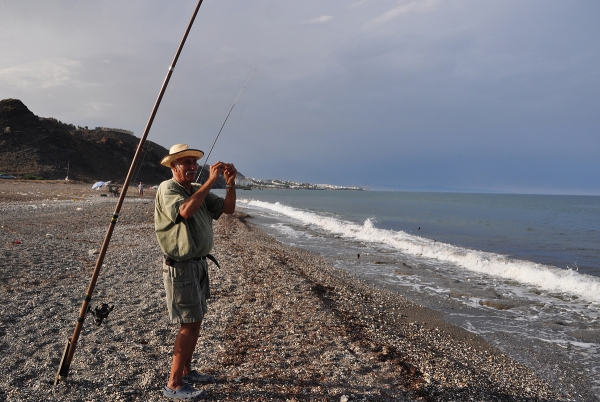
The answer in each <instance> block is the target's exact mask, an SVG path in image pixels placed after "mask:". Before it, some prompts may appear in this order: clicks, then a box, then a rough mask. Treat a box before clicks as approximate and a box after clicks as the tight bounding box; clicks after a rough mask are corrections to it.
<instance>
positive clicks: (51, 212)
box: [0, 180, 586, 401]
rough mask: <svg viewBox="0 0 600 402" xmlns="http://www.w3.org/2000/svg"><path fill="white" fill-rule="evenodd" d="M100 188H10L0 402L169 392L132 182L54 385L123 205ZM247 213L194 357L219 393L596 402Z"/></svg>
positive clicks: (159, 293)
mask: <svg viewBox="0 0 600 402" xmlns="http://www.w3.org/2000/svg"><path fill="white" fill-rule="evenodd" d="M101 194H106V191H104V192H103V190H91V184H87V183H85V184H83V183H65V182H61V181H56V182H47V181H46V182H32V181H18V180H3V181H1V182H0V248H1V257H2V262H1V263H0V305H1V306H2V309H1V310H0V400H6V401H42V400H43V401H162V400H165V401H166V400H167V399H166V398H164V397H163V396H162V388H163V386H164V385H165V384H166V382H167V377H168V373H169V369H170V363H171V355H172V347H173V341H174V339H175V334H176V332H177V327H176V326H174V325H170V324H168V322H167V314H166V305H165V303H164V289H163V285H162V270H161V267H162V266H161V258H162V254H161V251H160V248H159V246H158V244H157V242H156V237H155V235H154V224H153V212H154V198H153V196H154V192H152V191H147V192H146V194H145V196H144V197H139V196H138V195H137V191H136V190H135V188H133V187H132V188H131V189H130V190H129V191H128V194H127V197H126V199H125V202H124V204H123V207H122V209H121V211H120V215H119V221H118V223H117V225H116V227H115V231H114V233H113V236H112V239H111V242H110V246H109V248H108V251H107V253H106V257H105V259H104V264H103V267H102V271H101V273H100V276H99V279H98V282H97V285H96V288H95V290H94V294H93V296H92V301H91V306H92V307H93V308H94V307H97V306H100V305H102V304H104V303H105V304H108V305H109V306H113V307H114V309H113V310H112V312H111V313H110V314H109V316H108V317H107V318H106V319H105V320H104V322H103V323H102V324H101V325H100V326H98V325H96V324H95V323H94V317H92V316H91V314H88V316H87V318H86V321H85V323H84V326H83V330H82V333H81V336H80V338H79V341H78V344H77V349H76V353H75V357H74V359H73V362H72V364H71V367H70V371H69V376H68V379H67V381H61V382H60V383H59V384H58V385H56V386H55V385H54V379H55V376H56V371H57V368H58V366H59V363H60V359H61V356H62V351H63V348H64V346H65V342H66V340H67V338H69V337H70V336H71V334H72V332H73V329H74V327H75V323H76V320H77V317H78V314H79V309H80V308H81V304H82V302H83V297H84V294H85V291H86V289H87V287H88V284H89V281H90V278H91V275H92V271H93V269H94V266H95V263H96V259H97V257H98V250H99V249H100V247H101V244H102V241H103V239H104V236H105V234H106V231H107V229H108V226H109V223H110V219H111V216H112V214H113V211H114V208H115V205H116V200H117V198H114V197H109V196H102V195H101ZM250 218H251V217H249V216H248V215H246V214H244V213H241V212H236V213H235V214H234V215H223V216H222V217H221V219H219V220H218V221H217V222H216V223H215V249H214V250H213V253H212V254H214V255H215V257H216V258H217V259H218V260H219V262H220V265H221V268H220V269H218V268H217V267H216V266H215V265H214V264H210V279H211V292H212V298H211V299H210V300H209V312H208V314H207V315H206V317H205V321H204V322H203V324H202V330H201V334H200V339H199V342H198V346H197V348H196V353H195V355H194V366H195V368H197V369H198V370H199V371H200V372H204V373H209V374H212V375H213V376H215V377H216V379H217V382H216V383H215V384H210V385H206V386H202V387H200V386H197V388H203V389H205V390H206V392H207V393H208V399H207V400H209V401H585V400H586V399H585V398H584V397H581V396H579V395H577V394H574V393H570V392H569V390H568V389H556V388H553V386H552V385H551V384H548V383H546V382H544V381H542V380H541V379H539V378H538V377H536V375H535V373H534V372H533V371H532V370H530V369H529V368H527V367H525V366H523V365H520V364H518V363H516V362H514V361H513V360H511V359H510V358H509V357H508V356H506V355H504V354H503V353H502V352H501V351H499V350H498V349H496V348H494V347H493V346H491V345H490V344H488V343H486V342H484V341H483V340H482V339H481V338H479V337H477V336H476V335H474V334H472V333H470V332H468V331H465V330H463V329H461V328H458V327H456V326H453V325H451V324H448V323H447V322H445V321H444V320H443V319H442V318H441V317H440V316H439V315H438V314H437V313H435V312H434V311H432V310H429V309H426V308H423V307H421V306H419V305H417V304H414V303H411V302H409V301H407V300H406V299H404V298H403V297H402V295H400V294H398V293H394V292H391V291H389V290H385V289H380V288H377V287H374V286H373V285H371V284H369V283H365V282H362V281H360V280H357V278H355V277H351V276H350V275H349V274H347V273H346V272H344V271H340V270H338V269H335V268H333V267H331V265H330V264H329V263H328V262H327V260H325V259H324V258H323V257H321V256H319V255H316V254H313V253H310V252H308V251H305V250H300V249H297V248H293V247H290V246H286V245H283V244H281V243H279V242H277V241H276V240H274V239H273V238H271V237H269V236H268V235H267V234H266V233H264V232H263V231H261V230H260V229H259V228H257V227H256V226H254V225H252V223H251V219H250Z"/></svg>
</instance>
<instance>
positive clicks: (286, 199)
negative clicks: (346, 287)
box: [238, 190, 600, 400]
mask: <svg viewBox="0 0 600 402" xmlns="http://www.w3.org/2000/svg"><path fill="white" fill-rule="evenodd" d="M238 209H240V210H242V211H244V212H246V213H248V214H249V215H250V216H251V217H252V221H253V222H254V223H255V224H257V225H259V226H261V227H262V228H263V229H264V230H266V231H267V232H268V233H269V234H270V235H272V236H273V237H275V238H276V239H277V240H279V241H281V242H283V243H285V244H289V245H292V246H296V247H299V248H302V249H306V250H310V251H312V252H315V253H319V254H321V255H323V256H325V257H326V258H327V259H329V261H331V263H332V265H334V266H335V267H337V268H339V269H343V270H346V271H347V272H348V273H349V274H350V275H353V276H355V277H356V278H357V280H362V281H367V282H368V283H371V284H373V285H374V286H378V287H380V288H385V289H388V290H392V291H395V292H397V293H399V294H401V295H403V296H404V297H405V298H407V299H409V300H411V301H413V302H415V303H418V304H420V305H422V306H425V307H428V308H431V309H433V310H436V311H438V312H440V313H441V314H442V315H443V316H444V318H445V319H446V320H447V321H449V322H451V323H452V324H455V325H458V326H460V327H462V328H464V329H466V330H468V331H470V332H473V333H475V334H478V335H479V336H481V337H482V338H484V339H485V340H487V341H488V342H490V343H492V344H493V345H495V346H496V347H497V348H499V349H500V350H501V351H502V352H503V353H505V354H507V355H509V356H510V357H511V358H513V359H514V360H516V361H517V362H519V363H523V364H525V365H527V366H529V367H531V368H533V369H534V370H535V371H536V372H537V374H538V375H539V376H540V377H541V378H543V379H546V380H547V381H549V382H552V383H553V384H555V385H558V386H559V387H560V389H562V390H567V391H572V392H573V395H575V396H577V395H579V397H580V398H581V399H577V398H575V400H600V197H598V196H567V195H519V194H474V193H434V192H430V193H428V192H390V191H342V190H250V191H244V190H239V191H238Z"/></svg>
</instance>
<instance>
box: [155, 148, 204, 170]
mask: <svg viewBox="0 0 600 402" xmlns="http://www.w3.org/2000/svg"><path fill="white" fill-rule="evenodd" d="M186 156H193V157H194V158H196V159H200V158H202V157H203V156H204V152H202V151H200V150H199V149H190V148H189V147H188V146H187V144H175V145H173V146H172V147H171V149H170V150H169V155H167V156H165V157H164V158H162V160H161V161H160V164H161V165H163V166H166V167H168V168H170V167H171V163H173V161H175V160H177V159H179V158H185V157H186Z"/></svg>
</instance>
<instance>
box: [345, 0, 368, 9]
mask: <svg viewBox="0 0 600 402" xmlns="http://www.w3.org/2000/svg"><path fill="white" fill-rule="evenodd" d="M370 1H373V0H358V1H357V2H356V3H353V4H351V5H350V8H356V7H360V6H362V5H363V4H365V3H368V2H370Z"/></svg>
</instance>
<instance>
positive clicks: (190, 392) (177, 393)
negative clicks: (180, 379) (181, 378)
mask: <svg viewBox="0 0 600 402" xmlns="http://www.w3.org/2000/svg"><path fill="white" fill-rule="evenodd" d="M163 395H164V396H166V397H167V398H171V399H179V400H184V401H196V400H198V399H204V398H206V396H207V395H206V392H205V391H204V390H200V391H198V390H197V389H195V388H194V387H192V386H191V385H190V384H185V385H184V386H183V387H179V388H177V389H176V390H172V389H171V388H169V387H167V386H166V385H165V388H164V389H163Z"/></svg>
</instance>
